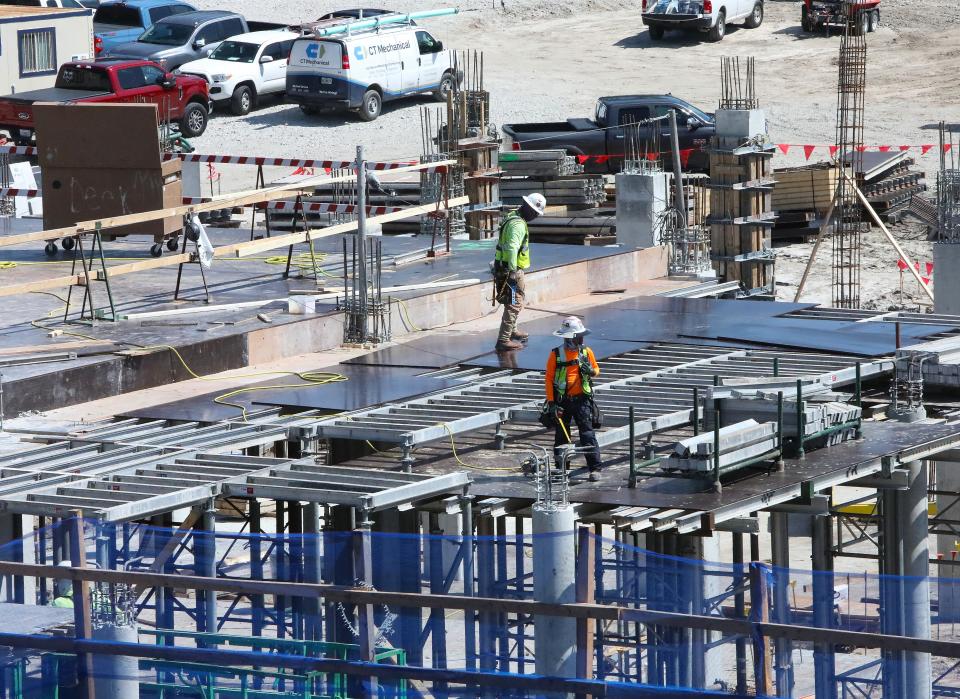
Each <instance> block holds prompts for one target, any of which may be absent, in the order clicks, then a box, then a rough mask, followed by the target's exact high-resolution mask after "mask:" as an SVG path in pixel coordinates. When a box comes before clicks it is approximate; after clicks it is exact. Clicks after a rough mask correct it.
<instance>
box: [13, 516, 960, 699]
mask: <svg viewBox="0 0 960 699" xmlns="http://www.w3.org/2000/svg"><path fill="white" fill-rule="evenodd" d="M406 514H409V516H410V517H411V518H412V519H407V520H405V521H404V520H402V517H403V515H401V518H400V519H399V520H398V519H397V518H396V517H395V518H394V519H393V520H387V519H384V520H381V521H378V522H377V523H376V524H375V525H374V528H373V531H362V530H357V529H350V530H347V531H343V530H334V529H332V528H331V529H327V530H321V531H320V532H319V533H299V532H296V531H294V532H290V531H289V530H287V531H284V532H282V533H276V532H263V533H257V534H251V533H249V532H248V531H218V532H206V531H201V530H198V529H196V528H185V529H176V528H172V527H162V526H149V525H145V524H134V523H129V524H104V523H100V522H92V521H87V522H83V526H82V531H83V542H84V545H83V549H84V556H85V563H86V565H88V566H94V567H100V568H109V569H117V570H132V571H140V572H161V573H167V574H172V575H182V576H194V575H201V576H202V575H209V574H211V573H213V574H215V575H216V576H218V577H221V578H227V579H237V580H250V579H253V580H279V581H289V582H303V583H316V582H322V583H330V584H336V585H342V586H347V587H361V588H372V589H375V590H380V591H389V592H406V593H434V594H447V595H454V596H463V595H473V596H478V597H485V598H498V599H520V600H533V599H536V598H537V596H538V595H537V592H536V589H535V580H534V566H535V565H540V564H541V563H542V562H543V561H544V560H548V561H549V565H547V567H546V570H547V571H548V572H547V573H545V574H542V576H541V583H542V581H543V580H544V579H549V581H550V583H551V584H550V585H549V586H548V587H550V588H551V590H552V593H553V594H555V595H556V599H558V600H559V601H565V602H573V601H575V600H576V583H575V580H576V571H577V565H578V562H579V564H580V565H583V561H586V560H588V559H587V558H586V557H585V556H584V555H583V553H582V552H580V553H578V551H577V543H578V536H577V534H576V533H574V532H570V533H569V534H567V533H563V534H537V535H533V534H530V533H526V532H522V533H517V531H516V529H515V528H516V527H517V526H522V525H519V524H518V523H517V522H515V521H514V520H513V519H509V520H508V519H506V518H501V522H500V524H499V525H496V527H495V528H493V529H492V530H491V531H492V532H494V533H490V532H489V531H487V526H488V524H492V523H493V520H489V521H488V522H485V523H483V525H482V526H480V529H479V530H480V531H481V532H483V533H482V534H480V535H474V536H469V537H464V536H460V535H454V534H441V533H435V534H405V533H397V532H390V531H378V530H377V529H378V528H379V527H384V528H396V529H399V528H413V525H415V524H417V517H419V516H420V515H418V514H415V513H406ZM296 521H297V522H298V524H297V526H299V522H301V521H302V520H300V519H299V518H297V519H296ZM273 524H275V522H273ZM347 524H348V526H354V525H356V523H353V522H348V523H347ZM425 524H426V523H425ZM70 526H71V521H70V520H62V521H61V522H59V523H57V524H55V525H51V526H47V527H44V528H43V529H40V530H37V531H35V532H32V533H30V534H29V535H27V536H25V537H23V538H22V539H18V540H15V541H12V542H10V543H8V544H6V545H5V546H3V547H0V560H4V561H26V562H41V561H42V562H44V563H47V564H58V563H61V562H62V561H69V560H70V550H71V549H70ZM244 526H245V525H244ZM287 526H289V525H287ZM527 526H529V523H527ZM236 528H240V526H239V525H238V526H237V527H235V529H236ZM431 528H432V529H433V530H434V531H440V530H441V529H442V527H441V526H438V525H437V522H436V521H432V527H431ZM625 538H628V537H618V539H616V540H614V539H608V538H605V537H601V536H597V535H595V534H591V535H590V536H589V537H588V538H586V539H579V540H580V541H586V542H588V545H589V546H590V547H592V549H593V550H592V553H593V567H592V571H591V576H590V577H591V578H592V585H593V588H594V591H593V596H592V600H587V601H593V602H596V603H598V604H602V605H616V606H619V607H622V608H625V609H629V610H639V611H655V612H666V613H672V614H687V615H699V616H703V615H705V616H711V617H717V618H720V619H739V620H744V621H747V622H750V626H748V627H747V628H749V629H750V632H749V633H743V634H741V635H736V634H728V635H723V634H722V633H720V632H718V631H714V630H701V629H696V628H689V627H688V628H684V627H683V626H678V625H674V624H667V623H656V620H654V621H651V620H650V619H645V618H643V617H642V616H633V617H631V616H629V615H624V616H622V617H621V618H620V619H616V620H605V621H600V622H597V624H596V625H595V628H594V633H593V635H592V641H593V650H592V653H591V661H590V662H589V665H590V666H591V667H592V668H593V675H592V677H591V678H589V681H593V682H599V683H602V686H603V687H604V688H605V689H604V691H605V692H607V696H620V695H623V696H627V695H631V694H634V693H637V692H641V693H647V694H644V695H645V696H657V695H660V694H662V693H664V692H667V693H669V692H673V694H668V695H669V696H694V695H698V696H699V695H705V694H709V693H714V692H716V693H720V694H724V695H728V696H729V695H730V694H739V695H749V696H756V695H762V694H767V695H770V696H781V697H787V696H793V697H803V696H817V697H819V696H821V695H825V696H837V697H879V696H888V697H893V696H913V694H914V692H913V690H914V689H916V688H917V687H918V686H920V685H919V684H918V683H923V682H926V683H928V686H929V687H931V688H932V692H933V695H935V696H950V697H952V696H960V673H958V671H957V666H956V661H955V660H953V659H950V658H941V657H936V656H934V657H931V656H929V655H925V654H920V653H905V652H890V653H882V652H881V651H880V650H877V649H869V648H868V649H863V648H858V647H856V646H855V645H853V644H850V643H839V642H838V643H822V642H821V643H817V642H816V641H815V640H803V641H786V640H782V639H776V638H770V637H766V636H764V635H763V634H762V633H761V631H760V629H761V625H760V624H761V622H764V621H769V622H773V623H779V624H786V625H790V626H794V627H799V626H805V627H811V628H824V629H835V630H844V631H851V632H860V633H867V634H876V633H884V634H892V635H907V636H911V635H913V636H917V635H922V632H925V633H927V634H928V637H929V638H933V639H939V640H952V639H953V638H955V636H954V632H955V630H956V628H955V624H956V621H957V618H958V617H960V589H958V584H960V579H957V580H955V579H952V578H945V577H941V578H903V577H895V576H882V575H877V574H872V573H852V572H813V571H810V570H800V569H792V568H791V569H781V568H775V567H772V566H769V565H765V564H762V563H742V564H729V563H716V562H711V560H710V558H711V557H714V556H716V557H719V555H720V552H719V549H718V548H717V543H716V541H713V540H710V539H699V538H698V537H678V536H673V537H664V536H659V537H656V540H655V543H656V545H657V546H658V547H659V548H661V549H662V551H657V552H655V551H651V550H648V549H646V548H643V547H641V546H636V545H632V544H630V543H627V542H626V541H625V540H624V539H625ZM544 557H547V558H546V559H545V558H544ZM538 571H540V568H538ZM538 575H541V574H540V573H539V572H538ZM0 592H2V595H3V599H4V600H5V601H6V602H7V604H6V605H2V606H3V607H6V608H7V609H8V610H9V609H11V607H12V605H20V607H19V608H17V609H15V610H14V611H17V612H19V613H22V614H23V615H25V616H24V618H25V619H30V624H34V625H32V626H31V625H30V624H23V625H21V626H19V627H18V626H17V625H16V624H14V625H13V626H12V627H11V625H10V623H9V619H11V618H15V615H14V616H11V614H10V613H9V612H8V613H6V614H5V615H4V617H3V618H5V619H7V620H8V621H7V622H5V623H6V627H5V628H2V629H0V632H2V633H7V634H9V633H23V634H28V633H40V634H42V635H44V636H54V635H58V634H59V635H64V634H65V637H66V638H68V639H72V638H73V637H74V636H75V634H74V632H73V631H72V629H69V630H67V631H64V630H63V629H64V628H67V627H69V626H70V624H72V612H71V611H70V610H69V608H61V610H60V613H61V615H62V619H63V623H62V624H60V625H59V626H58V625H57V624H55V623H53V622H51V623H50V624H49V625H45V624H46V621H44V620H45V619H46V617H41V615H40V614H39V613H36V614H35V615H31V611H30V608H31V607H33V608H34V609H35V608H36V605H40V606H44V607H46V608H52V609H56V607H53V603H54V601H55V600H60V601H61V602H62V601H63V598H64V597H70V596H71V594H72V592H73V587H72V585H70V584H69V583H61V584H59V585H58V584H55V583H54V581H52V580H50V579H46V580H44V579H33V578H31V579H20V580H17V579H14V578H6V579H2V581H0ZM543 594H546V593H544V592H543V590H541V591H540V595H541V596H542V595H543ZM955 602H956V604H954V603H955ZM90 605H91V610H92V613H93V617H94V636H93V639H94V640H93V642H92V643H93V645H88V646H85V647H84V648H85V649H86V650H90V649H93V648H95V647H96V645H95V644H96V643H108V642H131V643H137V644H138V648H139V650H138V651H137V652H136V653H134V654H136V655H142V656H143V657H140V658H132V657H123V656H120V659H116V658H113V657H112V656H106V655H103V656H101V655H100V654H97V656H96V658H97V659H98V660H99V662H95V663H94V665H93V674H94V679H95V680H96V681H98V682H100V683H101V684H103V687H104V689H103V692H112V693H118V694H117V696H123V695H125V693H128V692H137V691H138V692H139V695H140V696H158V697H169V696H185V695H190V696H193V695H196V696H200V697H203V698H204V699H206V698H208V697H209V698H210V699H213V698H214V697H228V696H229V697H235V696H239V697H242V698H246V697H250V698H251V699H272V698H273V697H278V698H286V697H290V698H291V699H292V698H293V697H307V696H309V697H311V698H312V699H315V698H316V697H324V696H331V697H360V696H384V697H408V696H409V697H412V696H421V695H423V694H425V693H429V694H430V695H432V696H434V697H445V696H451V697H452V696H478V695H480V694H483V693H484V689H483V688H484V687H485V688H486V695H487V696H518V697H520V696H542V692H537V691H534V690H531V689H529V688H527V687H525V686H522V685H523V683H524V682H528V681H529V680H530V678H536V677H537V672H538V665H537V652H538V650H539V651H540V653H541V658H540V660H541V662H546V661H545V660H544V658H545V657H546V656H547V655H550V658H552V659H553V661H554V662H560V666H557V665H554V666H553V667H564V668H566V670H572V672H567V671H566V670H561V671H559V672H558V673H556V674H563V675H569V676H573V675H574V674H575V672H576V657H577V650H578V646H577V642H578V636H577V622H576V620H574V619H560V620H556V619H554V620H553V621H554V622H557V623H554V624H552V625H551V626H550V627H549V628H547V627H546V626H544V625H542V624H541V620H539V619H537V620H535V619H534V618H532V617H531V616H530V615H526V614H519V613H513V612H509V613H507V612H501V611H487V610H478V611H476V612H472V613H471V612H465V611H464V610H462V609H456V608H446V609H439V608H438V609H429V608H413V607H406V606H398V605H396V604H389V603H388V604H377V605H374V606H373V608H372V610H371V614H372V616H369V617H368V616H367V615H365V614H364V613H363V612H364V611H366V610H364V609H358V608H356V607H355V606H353V605H348V604H341V603H339V602H335V601H330V600H326V599H323V598H320V599H312V598H298V597H293V596H284V595H274V594H263V595H258V594H253V595H239V594H233V593H229V592H221V593H220V594H218V595H216V596H215V597H214V596H213V595H210V594H209V593H206V592H202V591H201V592H196V591H193V590H191V589H190V586H189V584H188V583H185V584H183V585H182V586H181V585H176V586H173V587H171V588H166V589H155V588H152V587H145V588H144V589H141V590H137V589H127V588H124V587H123V586H119V587H118V586H115V585H113V586H111V585H106V584H95V585H93V586H92V590H91V592H90ZM918 605H919V606H918ZM923 605H926V610H925V615H924V611H923V610H922V607H923ZM118 608H119V611H118ZM32 616H36V620H35V621H34V619H32ZM366 618H372V626H369V627H368V626H367V625H365V624H364V623H363V620H364V619H366ZM64 625H65V626H64ZM538 625H540V629H539V630H538ZM117 628H119V629H121V631H119V632H117V631H116V629H117ZM58 629H59V630H58ZM545 629H546V630H545ZM118 633H119V636H118V635H117V634H118ZM538 634H539V637H538ZM544 634H546V635H544ZM2 645H3V643H2V642H0V646H2ZM170 647H172V648H175V649H177V648H179V649H182V648H190V649H193V654H192V655H191V656H190V657H189V659H188V660H185V659H184V658H183V657H177V658H170V657H168V656H164V655H163V649H164V648H170ZM145 649H146V650H149V651H150V652H152V653H156V655H153V656H151V655H150V654H149V653H147V652H146V650H145ZM558 649H559V650H558ZM221 652H231V653H235V654H239V655H234V656H230V657H227V658H224V657H221V656H218V655H216V654H217V653H221ZM581 652H583V651H581ZM558 656H559V657H560V660H559V661H557V660H556V657H558ZM77 657H78V656H77V655H76V654H75V653H73V652H69V649H68V650H67V651H65V650H63V649H50V648H43V647H41V648H39V649H34V650H26V649H21V648H14V650H13V651H11V652H10V653H9V654H8V655H7V657H6V658H4V659H3V660H0V690H2V694H3V695H4V696H3V697H0V699H5V696H9V697H10V699H19V697H22V696H27V695H29V696H31V697H32V696H43V697H51V698H52V697H59V696H60V695H61V694H63V695H64V696H72V693H74V692H76V691H79V690H78V687H80V686H82V677H81V676H82V674H83V673H82V671H81V670H82V668H78V666H77V662H78V661H77ZM757 658H761V659H763V658H766V659H767V662H766V663H764V662H760V661H758V660H757ZM333 662H337V663H349V664H352V666H353V667H354V669H356V668H366V669H369V670H370V671H371V673H376V674H377V675H378V676H380V679H379V681H377V682H376V683H375V684H371V681H370V680H369V679H368V678H366V677H365V676H364V675H363V674H362V673H361V674H355V673H352V672H347V671H345V670H344V669H343V666H331V665H330V663H333ZM564 662H566V663H568V664H567V665H563V663H564ZM571 662H572V664H570V663H571ZM311 663H313V664H312V665H311ZM325 663H326V664H325ZM364 663H369V664H372V665H378V666H381V667H379V668H373V669H371V668H370V667H369V666H368V665H364ZM387 666H389V667H387ZM401 667H406V668H410V669H411V670H410V673H411V676H409V677H406V678H403V679H401V678H399V677H398V676H397V675H395V674H391V673H396V672H398V669H397V668H401ZM414 668H416V669H417V672H414V670H413V669H414ZM448 670H449V671H456V672H470V673H479V674H477V675H470V676H469V677H470V678H474V677H476V680H475V682H474V681H473V680H472V679H471V682H469V683H467V684H465V681H466V680H465V678H466V677H467V676H464V675H453V676H448V675H447V674H445V671H448ZM541 670H542V668H541ZM418 673H419V674H418ZM549 674H554V673H552V672H551V673H549ZM760 675H763V676H762V677H761V676H760ZM511 678H512V679H511ZM758 679H760V680H761V682H760V683H759V686H758ZM125 682H126V684H125ZM111 683H112V684H111ZM477 686H479V687H480V689H478V688H477ZM587 689H589V687H586V686H585V688H584V692H585V693H586V691H587ZM650 692H653V694H650ZM678 692H679V693H678ZM824 692H827V694H824ZM78 696H79V695H78ZM112 697H113V694H111V699H112Z"/></svg>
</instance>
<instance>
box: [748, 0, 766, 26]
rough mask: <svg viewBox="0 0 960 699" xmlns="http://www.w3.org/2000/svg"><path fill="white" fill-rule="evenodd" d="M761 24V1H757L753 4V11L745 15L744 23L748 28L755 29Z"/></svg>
mask: <svg viewBox="0 0 960 699" xmlns="http://www.w3.org/2000/svg"><path fill="white" fill-rule="evenodd" d="M761 24H763V3H762V2H758V3H757V4H756V5H754V6H753V12H751V13H750V16H749V17H747V21H746V25H747V28H748V29H756V28H757V27H759V26H760V25H761Z"/></svg>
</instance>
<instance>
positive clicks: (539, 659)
mask: <svg viewBox="0 0 960 699" xmlns="http://www.w3.org/2000/svg"><path fill="white" fill-rule="evenodd" d="M576 518H577V517H576V513H575V512H574V510H573V508H572V507H570V506H569V505H567V506H564V507H560V508H556V509H552V508H550V509H548V508H541V507H539V506H537V505H534V508H533V536H534V539H533V598H534V599H535V600H537V601H538V602H554V603H557V602H559V603H572V602H574V601H575V600H576V551H575V538H574V523H575V522H576ZM533 632H534V642H535V644H534V645H535V649H536V650H535V653H536V672H537V674H539V675H552V676H558V677H576V673H577V622H576V620H575V619H563V618H559V617H548V616H535V617H534V619H533Z"/></svg>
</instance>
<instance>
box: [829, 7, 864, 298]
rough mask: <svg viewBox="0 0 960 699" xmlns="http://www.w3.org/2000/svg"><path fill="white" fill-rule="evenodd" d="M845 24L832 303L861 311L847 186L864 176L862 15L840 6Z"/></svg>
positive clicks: (854, 203)
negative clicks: (845, 175) (839, 171)
mask: <svg viewBox="0 0 960 699" xmlns="http://www.w3.org/2000/svg"><path fill="white" fill-rule="evenodd" d="M843 10H844V13H845V15H846V19H847V21H846V23H845V25H844V31H843V37H842V38H841V40H840V59H839V71H838V81H837V134H836V135H837V138H836V142H837V153H836V157H837V163H838V166H839V167H840V168H841V170H845V171H847V173H848V175H849V177H850V180H848V179H847V178H846V177H843V176H842V174H841V176H840V177H839V178H838V180H837V192H836V202H835V204H834V220H833V233H832V235H831V242H832V252H833V264H832V269H831V271H832V274H831V290H832V293H831V301H832V304H833V306H835V307H837V308H860V235H861V233H862V230H863V222H862V211H861V208H860V203H859V201H858V200H857V196H856V193H855V191H854V186H853V184H852V182H856V178H857V174H858V173H860V172H863V116H864V92H865V88H866V81H867V40H866V37H865V36H864V35H863V33H862V32H861V30H860V24H859V20H860V16H861V12H859V11H857V10H856V9H855V6H854V5H852V4H850V3H844V8H843Z"/></svg>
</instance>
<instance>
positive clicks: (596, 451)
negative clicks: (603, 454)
mask: <svg viewBox="0 0 960 699" xmlns="http://www.w3.org/2000/svg"><path fill="white" fill-rule="evenodd" d="M589 333H590V331H589V330H587V329H586V328H585V327H584V326H583V322H582V321H581V320H580V319H579V318H577V317H575V316H571V317H569V318H567V319H565V320H564V321H563V323H562V324H561V325H560V329H559V330H556V331H555V332H554V333H553V334H554V335H556V336H557V337H562V338H563V346H562V347H556V348H554V349H553V351H551V352H550V357H549V358H548V359H547V374H546V379H545V381H546V392H547V409H548V411H549V412H550V413H551V414H552V415H553V416H554V418H555V422H556V433H555V435H554V440H553V445H554V446H553V451H554V456H555V457H556V458H558V459H559V457H560V454H561V453H562V451H563V450H562V449H561V447H562V446H563V445H564V444H569V443H570V442H571V437H570V428H571V423H573V422H576V423H577V432H578V434H579V441H578V443H577V446H579V447H581V448H586V453H585V456H586V458H587V468H588V469H589V470H590V480H591V481H597V480H599V472H600V466H601V461H600V445H599V444H597V437H596V435H595V434H594V432H593V408H594V406H593V379H594V378H596V377H597V376H599V375H600V366H599V365H598V364H597V358H596V357H595V356H594V355H593V350H591V349H590V348H589V347H585V346H584V344H583V339H584V337H586V336H587V335H588V334H589Z"/></svg>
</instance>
